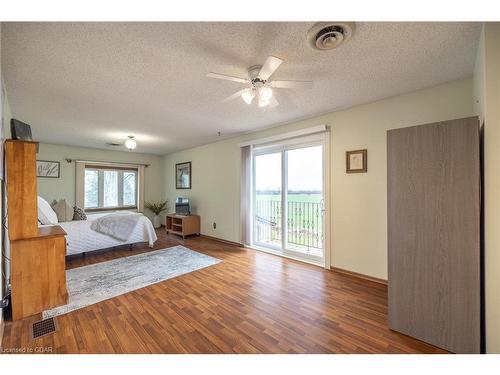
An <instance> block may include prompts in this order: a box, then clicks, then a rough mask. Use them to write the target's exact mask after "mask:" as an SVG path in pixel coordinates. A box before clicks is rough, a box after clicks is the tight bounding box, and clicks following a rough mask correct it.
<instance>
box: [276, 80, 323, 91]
mask: <svg viewBox="0 0 500 375" xmlns="http://www.w3.org/2000/svg"><path fill="white" fill-rule="evenodd" d="M268 85H269V86H271V87H275V88H278V89H311V88H312V87H313V82H312V81H272V82H269V83H268Z"/></svg>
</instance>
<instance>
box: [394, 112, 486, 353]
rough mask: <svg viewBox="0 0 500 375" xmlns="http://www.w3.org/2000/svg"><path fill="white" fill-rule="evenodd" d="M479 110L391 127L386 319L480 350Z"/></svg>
mask: <svg viewBox="0 0 500 375" xmlns="http://www.w3.org/2000/svg"><path fill="white" fill-rule="evenodd" d="M479 152H480V151H479V122H478V119H477V118H476V117H471V118H465V119H460V120H452V121H444V122H438V123H434V124H428V125H421V126H414V127H409V128H402V129H395V130H390V131H388V132H387V193H388V197H387V201H388V212H387V214H388V256H389V257H388V259H389V265H388V273H389V274H388V276H389V326H390V328H391V329H393V330H396V331H399V332H402V333H404V334H406V335H409V336H413V337H415V338H417V339H420V340H423V341H425V342H428V343H430V344H433V345H436V346H439V347H441V348H444V349H447V350H449V351H452V352H455V353H479V352H480V331H481V330H480V290H481V286H480V159H479V158H480V155H479Z"/></svg>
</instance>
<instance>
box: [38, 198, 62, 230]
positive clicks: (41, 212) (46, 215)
mask: <svg viewBox="0 0 500 375" xmlns="http://www.w3.org/2000/svg"><path fill="white" fill-rule="evenodd" d="M38 220H39V221H40V222H41V223H42V224H45V225H56V224H57V223H58V221H57V214H56V213H55V211H54V210H53V209H52V207H50V204H48V202H47V201H46V200H45V199H43V198H42V197H41V196H38Z"/></svg>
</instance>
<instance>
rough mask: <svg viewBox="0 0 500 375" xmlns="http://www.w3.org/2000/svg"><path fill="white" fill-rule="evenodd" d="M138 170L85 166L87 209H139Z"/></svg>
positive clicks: (85, 203)
mask: <svg viewBox="0 0 500 375" xmlns="http://www.w3.org/2000/svg"><path fill="white" fill-rule="evenodd" d="M137 180H138V179H137V170H136V169H130V170H128V169H113V168H102V167H97V166H92V165H88V166H85V177H84V185H85V186H84V207H85V209H108V208H110V209H111V208H137Z"/></svg>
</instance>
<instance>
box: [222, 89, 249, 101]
mask: <svg viewBox="0 0 500 375" xmlns="http://www.w3.org/2000/svg"><path fill="white" fill-rule="evenodd" d="M247 90H248V89H243V90H239V91H236V92H235V93H234V94H233V95H231V96H228V97H227V98H226V99H224V100H223V101H222V103H227V102H230V101H231V100H234V99H236V98H238V97H241V94H243V93H244V92H245V91H247Z"/></svg>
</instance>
